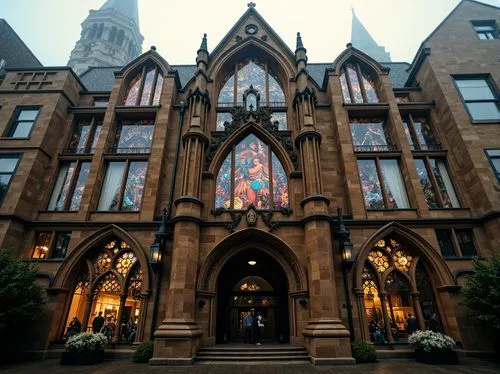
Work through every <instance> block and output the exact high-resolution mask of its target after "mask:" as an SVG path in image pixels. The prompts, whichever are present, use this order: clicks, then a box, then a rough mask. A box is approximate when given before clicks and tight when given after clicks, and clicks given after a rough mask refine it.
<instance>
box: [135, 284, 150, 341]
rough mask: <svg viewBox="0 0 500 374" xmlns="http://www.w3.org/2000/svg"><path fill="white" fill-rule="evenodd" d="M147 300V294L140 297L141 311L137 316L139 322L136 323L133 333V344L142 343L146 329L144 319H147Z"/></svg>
mask: <svg viewBox="0 0 500 374" xmlns="http://www.w3.org/2000/svg"><path fill="white" fill-rule="evenodd" d="M148 299H149V294H148V293H147V294H143V295H141V307H140V308H141V309H140V312H139V313H140V314H139V322H138V323H137V330H136V332H135V341H134V343H139V342H142V340H143V339H144V330H145V328H146V317H147V309H148Z"/></svg>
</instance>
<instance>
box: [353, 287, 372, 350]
mask: <svg viewBox="0 0 500 374" xmlns="http://www.w3.org/2000/svg"><path fill="white" fill-rule="evenodd" d="M364 305H365V293H364V292H363V290H359V289H356V307H357V312H358V320H359V331H360V334H361V340H363V341H365V342H370V333H369V332H368V321H367V319H366V312H365V308H364Z"/></svg>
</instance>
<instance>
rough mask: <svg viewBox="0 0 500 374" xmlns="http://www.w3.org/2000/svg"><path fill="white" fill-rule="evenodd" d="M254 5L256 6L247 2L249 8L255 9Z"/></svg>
mask: <svg viewBox="0 0 500 374" xmlns="http://www.w3.org/2000/svg"><path fill="white" fill-rule="evenodd" d="M255 5H256V4H255V3H254V2H249V3H248V4H247V6H248V7H249V8H255Z"/></svg>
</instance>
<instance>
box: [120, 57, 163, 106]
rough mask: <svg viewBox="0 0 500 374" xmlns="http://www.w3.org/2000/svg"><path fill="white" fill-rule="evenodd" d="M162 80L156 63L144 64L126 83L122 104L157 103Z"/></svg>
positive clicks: (142, 104)
mask: <svg viewBox="0 0 500 374" xmlns="http://www.w3.org/2000/svg"><path fill="white" fill-rule="evenodd" d="M163 80H164V78H163V74H162V72H161V71H160V69H159V68H158V67H157V66H156V65H154V64H146V65H144V66H143V68H142V71H141V72H140V73H138V74H137V75H136V76H135V77H133V78H132V80H131V81H130V82H129V83H128V86H127V90H126V93H125V96H124V100H123V105H126V106H136V105H140V106H147V105H159V104H160V95H161V89H162V87H163Z"/></svg>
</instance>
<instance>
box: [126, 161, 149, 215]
mask: <svg viewBox="0 0 500 374" xmlns="http://www.w3.org/2000/svg"><path fill="white" fill-rule="evenodd" d="M147 168H148V163H147V162H146V161H134V162H131V163H130V168H129V172H128V177H127V183H126V185H125V191H124V193H123V201H122V209H121V210H125V211H126V210H132V211H138V210H139V209H140V207H141V201H142V193H143V190H144V181H145V179H146V171H147Z"/></svg>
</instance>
